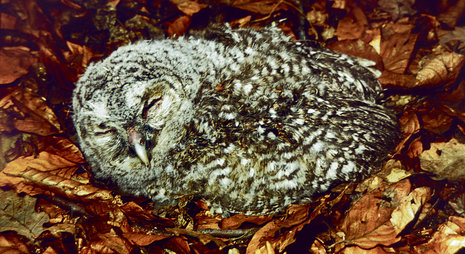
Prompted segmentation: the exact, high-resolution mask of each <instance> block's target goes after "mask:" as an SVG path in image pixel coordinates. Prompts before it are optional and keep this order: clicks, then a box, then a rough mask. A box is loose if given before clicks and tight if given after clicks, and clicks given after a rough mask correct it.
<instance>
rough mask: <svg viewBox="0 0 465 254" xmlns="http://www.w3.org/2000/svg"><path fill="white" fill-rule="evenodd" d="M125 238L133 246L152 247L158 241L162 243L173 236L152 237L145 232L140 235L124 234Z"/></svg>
mask: <svg viewBox="0 0 465 254" xmlns="http://www.w3.org/2000/svg"><path fill="white" fill-rule="evenodd" d="M123 236H124V238H126V239H127V240H128V241H130V242H131V243H132V244H135V245H138V246H147V245H150V244H152V243H154V242H156V241H160V240H163V239H166V238H169V237H171V236H167V235H152V234H148V233H145V232H139V233H136V232H134V233H130V232H127V233H123Z"/></svg>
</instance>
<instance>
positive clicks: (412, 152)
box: [406, 137, 423, 158]
mask: <svg viewBox="0 0 465 254" xmlns="http://www.w3.org/2000/svg"><path fill="white" fill-rule="evenodd" d="M422 152H423V143H422V142H421V137H417V138H415V139H414V140H412V142H410V144H409V146H408V148H407V153H406V154H407V156H408V157H410V158H417V157H418V155H420V154H421V153H422Z"/></svg>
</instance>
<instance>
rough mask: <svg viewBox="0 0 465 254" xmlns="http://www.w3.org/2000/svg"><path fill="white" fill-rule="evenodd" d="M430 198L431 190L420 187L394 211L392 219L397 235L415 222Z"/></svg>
mask: <svg viewBox="0 0 465 254" xmlns="http://www.w3.org/2000/svg"><path fill="white" fill-rule="evenodd" d="M430 198H431V189H430V188H428V187H420V188H416V189H414V190H413V191H412V192H410V193H409V194H408V196H407V197H405V198H404V199H402V201H401V202H400V204H399V206H398V207H396V209H394V211H392V214H391V219H390V221H391V223H392V226H393V227H394V230H395V231H396V233H397V234H400V232H402V231H403V230H404V229H405V227H406V226H407V225H408V224H409V223H411V222H412V221H413V220H415V218H416V217H417V216H418V214H419V213H420V211H421V209H422V207H423V206H424V205H425V203H426V202H428V201H429V200H430Z"/></svg>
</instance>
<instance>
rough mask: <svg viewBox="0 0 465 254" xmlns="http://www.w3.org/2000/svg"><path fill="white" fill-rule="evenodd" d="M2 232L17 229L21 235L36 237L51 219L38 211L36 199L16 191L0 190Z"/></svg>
mask: <svg viewBox="0 0 465 254" xmlns="http://www.w3.org/2000/svg"><path fill="white" fill-rule="evenodd" d="M0 200H2V202H1V203H0V232H4V231H15V232H17V233H18V234H20V235H23V236H25V237H27V238H29V239H30V240H31V241H35V239H36V238H37V237H38V236H39V235H40V234H41V233H42V232H43V231H44V230H45V229H44V227H43V224H44V223H46V222H48V221H49V216H48V215H47V214H46V213H44V212H36V211H35V204H36V199H35V198H33V197H30V196H27V195H26V196H24V197H20V196H18V194H16V192H14V191H12V190H10V191H0Z"/></svg>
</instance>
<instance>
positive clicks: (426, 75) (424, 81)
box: [414, 50, 465, 87]
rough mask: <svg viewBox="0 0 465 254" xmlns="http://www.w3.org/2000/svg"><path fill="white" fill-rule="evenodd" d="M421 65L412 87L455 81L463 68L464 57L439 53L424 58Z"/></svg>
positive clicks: (452, 53)
mask: <svg viewBox="0 0 465 254" xmlns="http://www.w3.org/2000/svg"><path fill="white" fill-rule="evenodd" d="M438 51H439V50H438ZM421 65H422V67H421V69H420V70H419V71H418V73H417V76H416V79H417V81H416V83H415V84H414V86H415V87H418V86H434V85H438V84H441V83H446V82H450V81H452V82H453V81H455V80H456V79H457V77H458V76H459V74H460V71H461V70H462V68H463V66H465V56H464V55H462V54H458V53H455V52H439V53H438V54H435V55H428V56H426V59H425V60H424V61H423V62H422V63H421Z"/></svg>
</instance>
